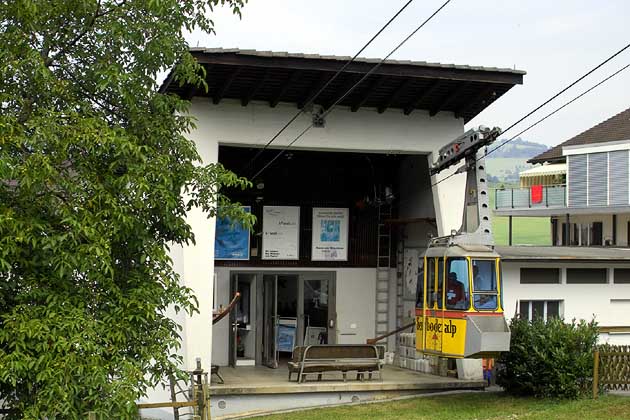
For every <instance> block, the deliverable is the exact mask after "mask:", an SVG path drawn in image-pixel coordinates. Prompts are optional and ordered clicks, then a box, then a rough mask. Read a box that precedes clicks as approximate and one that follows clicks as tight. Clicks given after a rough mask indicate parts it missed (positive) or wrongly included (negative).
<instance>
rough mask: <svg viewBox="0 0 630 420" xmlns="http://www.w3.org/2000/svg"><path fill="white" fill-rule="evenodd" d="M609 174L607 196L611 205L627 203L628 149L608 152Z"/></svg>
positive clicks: (624, 204)
mask: <svg viewBox="0 0 630 420" xmlns="http://www.w3.org/2000/svg"><path fill="white" fill-rule="evenodd" d="M608 156H609V158H608V159H609V161H608V162H609V165H610V168H609V175H610V178H609V179H610V191H608V197H609V200H610V205H611V206H627V205H628V151H627V150H617V151H614V152H610V153H609V154H608Z"/></svg>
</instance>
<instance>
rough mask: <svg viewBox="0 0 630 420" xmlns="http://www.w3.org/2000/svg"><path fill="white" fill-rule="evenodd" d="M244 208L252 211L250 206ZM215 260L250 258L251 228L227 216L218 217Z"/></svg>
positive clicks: (215, 236)
mask: <svg viewBox="0 0 630 420" xmlns="http://www.w3.org/2000/svg"><path fill="white" fill-rule="evenodd" d="M243 210H245V212H247V213H251V211H252V208H251V207H250V206H243ZM214 259H215V260H249V229H246V228H244V227H243V226H241V225H240V223H233V222H232V221H231V220H230V219H229V218H227V217H217V223H216V232H215V235H214Z"/></svg>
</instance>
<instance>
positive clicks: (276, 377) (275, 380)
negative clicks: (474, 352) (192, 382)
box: [209, 366, 485, 419]
mask: <svg viewBox="0 0 630 420" xmlns="http://www.w3.org/2000/svg"><path fill="white" fill-rule="evenodd" d="M220 373H221V376H223V378H224V380H225V383H224V384H222V385H219V384H216V383H214V382H213V384H212V385H211V386H210V389H209V392H210V395H211V411H212V418H213V419H234V418H242V417H247V416H252V415H261V414H269V413H273V412H277V411H283V410H291V409H299V408H312V407H325V406H331V405H339V404H348V403H360V402H372V401H384V400H388V399H392V398H400V397H406V396H413V395H418V394H426V393H434V392H441V391H452V390H473V389H482V388H483V387H484V386H485V382H483V381H471V380H459V379H454V378H445V377H441V376H433V375H428V374H424V373H419V372H414V371H411V370H406V369H400V368H397V367H392V366H386V367H385V369H384V370H383V380H382V381H380V380H378V379H372V380H367V379H366V380H364V381H357V380H356V379H355V377H356V376H355V375H351V374H349V375H348V381H347V382H343V378H342V376H341V374H336V373H335V374H333V373H329V374H328V375H324V378H323V379H322V381H317V375H311V376H309V377H308V378H307V381H306V382H305V383H301V384H298V383H297V382H295V380H293V381H291V382H289V381H288V370H287V368H286V366H284V367H280V368H278V369H270V368H267V367H260V366H255V367H249V366H248V367H238V368H228V367H222V368H220ZM293 378H295V375H293ZM213 379H215V380H216V377H215V378H213Z"/></svg>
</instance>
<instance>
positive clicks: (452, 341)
mask: <svg viewBox="0 0 630 420" xmlns="http://www.w3.org/2000/svg"><path fill="white" fill-rule="evenodd" d="M425 319H426V327H427V328H426V333H425V331H424V328H423V321H422V320H423V318H422V317H421V316H417V317H416V349H417V350H420V351H422V350H427V351H431V352H440V353H444V354H448V355H454V356H462V357H463V356H464V349H465V347H466V320H465V319H461V318H444V319H442V318H441V317H440V318H438V317H426V318H425ZM423 335H424V338H425V343H426V347H425V348H424V349H423V347H422V346H423V340H422V338H423Z"/></svg>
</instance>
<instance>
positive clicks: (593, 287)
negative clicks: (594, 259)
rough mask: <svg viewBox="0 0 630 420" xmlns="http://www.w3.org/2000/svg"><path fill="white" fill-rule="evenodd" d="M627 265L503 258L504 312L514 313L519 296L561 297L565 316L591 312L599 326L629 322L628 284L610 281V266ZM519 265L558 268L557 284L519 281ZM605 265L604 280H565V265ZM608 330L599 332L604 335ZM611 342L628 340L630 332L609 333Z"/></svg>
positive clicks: (588, 315)
mask: <svg viewBox="0 0 630 420" xmlns="http://www.w3.org/2000/svg"><path fill="white" fill-rule="evenodd" d="M613 266H614V267H620V268H630V265H629V264H621V263H617V264H611V263H599V264H597V263H570V264H567V263H560V262H558V263H551V262H550V263H520V262H510V261H504V262H503V291H504V299H503V303H504V305H505V316H506V318H508V319H509V318H511V317H512V316H514V314H515V313H516V311H517V310H518V309H517V306H516V305H517V302H518V301H520V300H561V301H563V304H562V305H561V311H562V314H563V315H564V318H565V319H566V320H571V319H573V318H575V319H585V320H587V321H590V320H591V319H592V318H593V316H595V319H596V321H597V322H598V324H599V325H601V326H630V284H614V283H613V281H612V275H613V274H612V270H610V268H611V267H613ZM521 267H540V268H561V271H560V277H561V284H521V283H520V269H521ZM567 267H570V268H608V269H609V270H608V280H609V281H608V284H566V271H565V270H566V268H567ZM607 337H609V336H608V334H605V335H602V338H604V339H606V338H607ZM609 338H610V340H611V343H618V342H620V341H623V342H624V343H625V344H630V334H625V335H614V336H613V335H611V336H610V337H609Z"/></svg>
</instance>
